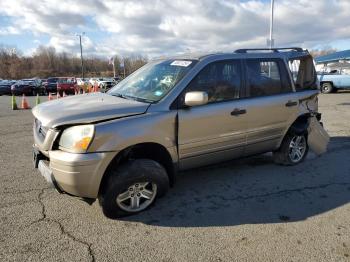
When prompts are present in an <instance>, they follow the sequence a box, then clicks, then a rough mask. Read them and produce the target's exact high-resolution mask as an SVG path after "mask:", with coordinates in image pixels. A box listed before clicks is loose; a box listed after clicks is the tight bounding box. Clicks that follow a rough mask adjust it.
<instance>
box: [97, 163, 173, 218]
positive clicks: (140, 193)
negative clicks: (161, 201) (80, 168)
mask: <svg viewBox="0 0 350 262" xmlns="http://www.w3.org/2000/svg"><path fill="white" fill-rule="evenodd" d="M106 175H107V176H108V177H107V181H106V183H104V185H103V187H104V188H102V192H101V194H100V196H99V202H100V205H101V207H102V210H103V213H104V214H105V215H106V216H107V217H109V218H118V217H123V216H128V215H132V214H136V213H139V212H141V211H144V210H145V209H147V208H149V207H150V206H151V205H152V204H154V202H155V200H156V199H157V198H158V197H160V196H162V195H164V194H165V192H166V191H167V190H168V188H169V178H168V175H167V173H166V170H165V169H164V167H163V166H161V165H160V164H159V163H157V162H156V161H153V160H150V159H136V160H130V161H128V162H127V163H126V164H124V165H122V166H120V167H118V168H116V169H115V170H114V169H111V170H109V171H108V173H107V174H106Z"/></svg>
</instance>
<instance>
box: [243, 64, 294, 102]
mask: <svg viewBox="0 0 350 262" xmlns="http://www.w3.org/2000/svg"><path fill="white" fill-rule="evenodd" d="M280 63H281V61H279V60H277V59H275V60H269V59H247V60H246V73H247V89H248V94H246V95H247V96H248V97H259V96H269V95H275V94H280V93H288V92H292V87H291V85H290V82H289V81H288V77H287V72H285V71H286V70H283V69H284V67H283V66H281V64H280ZM281 69H282V70H281Z"/></svg>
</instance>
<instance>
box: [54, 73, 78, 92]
mask: <svg viewBox="0 0 350 262" xmlns="http://www.w3.org/2000/svg"><path fill="white" fill-rule="evenodd" d="M77 90H78V88H77V80H76V79H75V77H60V78H58V82H57V92H58V93H59V94H60V95H61V96H62V95H63V93H65V94H66V95H69V94H73V95H74V93H75V92H76V91H77Z"/></svg>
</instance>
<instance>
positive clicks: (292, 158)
mask: <svg viewBox="0 0 350 262" xmlns="http://www.w3.org/2000/svg"><path fill="white" fill-rule="evenodd" d="M308 151H309V146H308V144H307V136H306V134H302V135H297V134H287V135H286V136H285V137H284V139H283V141H282V144H281V146H280V148H279V149H278V150H277V151H275V152H273V157H274V161H275V163H277V164H281V165H287V166H291V165H296V164H299V163H301V162H302V161H304V159H305V157H306V155H307V153H308Z"/></svg>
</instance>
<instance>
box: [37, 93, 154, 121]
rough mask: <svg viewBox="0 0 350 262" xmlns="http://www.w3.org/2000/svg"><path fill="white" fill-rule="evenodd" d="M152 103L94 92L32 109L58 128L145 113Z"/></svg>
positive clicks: (38, 116)
mask: <svg viewBox="0 0 350 262" xmlns="http://www.w3.org/2000/svg"><path fill="white" fill-rule="evenodd" d="M148 107H149V104H147V103H141V102H137V101H134V100H127V99H124V98H119V97H115V96H111V95H107V94H105V93H92V94H83V95H75V96H69V97H64V98H60V99H57V100H52V101H48V102H45V103H42V104H39V105H38V106H36V107H34V108H33V110H32V112H33V115H34V116H35V118H37V119H39V120H40V121H41V123H42V125H43V126H45V127H48V128H54V127H57V126H61V125H69V124H86V123H92V122H96V121H103V120H108V119H113V118H120V117H125V116H132V115H138V114H143V113H145V112H146V111H147V108H148Z"/></svg>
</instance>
